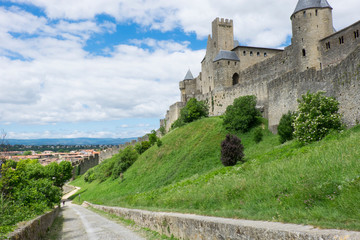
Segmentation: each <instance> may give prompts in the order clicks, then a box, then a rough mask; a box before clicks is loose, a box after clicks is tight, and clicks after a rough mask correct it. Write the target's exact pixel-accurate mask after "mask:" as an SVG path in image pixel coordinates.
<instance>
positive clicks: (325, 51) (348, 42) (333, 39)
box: [320, 21, 360, 67]
mask: <svg viewBox="0 0 360 240" xmlns="http://www.w3.org/2000/svg"><path fill="white" fill-rule="evenodd" d="M359 33H360V21H358V22H356V23H354V24H353V25H351V26H349V27H347V28H345V29H343V30H341V31H339V32H336V33H334V34H333V35H331V36H329V37H327V38H324V39H322V40H321V41H320V49H321V56H322V66H323V67H328V66H333V65H336V64H339V63H340V61H341V60H343V59H344V57H346V56H347V55H349V54H350V53H351V52H352V51H354V49H355V48H356V47H357V45H359V44H360V35H359V36H358V34H359ZM341 38H342V39H343V40H344V42H343V43H342V42H341V43H340V39H341Z"/></svg>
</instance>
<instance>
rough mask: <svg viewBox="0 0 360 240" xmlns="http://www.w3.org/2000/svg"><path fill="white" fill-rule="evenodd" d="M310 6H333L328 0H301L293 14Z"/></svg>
mask: <svg viewBox="0 0 360 240" xmlns="http://www.w3.org/2000/svg"><path fill="white" fill-rule="evenodd" d="M308 8H331V9H332V7H331V6H330V4H329V3H328V2H327V1H326V0H299V2H298V4H297V5H296V8H295V11H294V13H293V14H295V13H297V12H300V11H302V10H305V9H308Z"/></svg>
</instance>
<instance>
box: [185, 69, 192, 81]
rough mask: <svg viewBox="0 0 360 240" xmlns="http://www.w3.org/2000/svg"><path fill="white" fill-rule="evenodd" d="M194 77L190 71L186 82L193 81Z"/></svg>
mask: <svg viewBox="0 0 360 240" xmlns="http://www.w3.org/2000/svg"><path fill="white" fill-rule="evenodd" d="M193 79H194V76H193V75H192V73H191V71H190V70H189V71H188V72H187V74H186V76H185V78H184V80H193Z"/></svg>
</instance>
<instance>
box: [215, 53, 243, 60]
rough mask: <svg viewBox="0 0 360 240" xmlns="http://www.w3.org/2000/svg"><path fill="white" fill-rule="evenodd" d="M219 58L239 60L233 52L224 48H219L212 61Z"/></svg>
mask: <svg viewBox="0 0 360 240" xmlns="http://www.w3.org/2000/svg"><path fill="white" fill-rule="evenodd" d="M219 60H232V61H240V59H239V57H238V56H237V55H236V53H235V52H232V51H225V50H220V52H219V54H218V55H217V56H216V57H215V59H214V62H216V61H219Z"/></svg>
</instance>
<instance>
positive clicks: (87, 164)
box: [72, 132, 160, 177]
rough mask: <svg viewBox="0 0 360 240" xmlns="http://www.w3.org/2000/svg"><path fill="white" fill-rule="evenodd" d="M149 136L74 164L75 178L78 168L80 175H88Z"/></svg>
mask: <svg viewBox="0 0 360 240" xmlns="http://www.w3.org/2000/svg"><path fill="white" fill-rule="evenodd" d="M157 135H158V136H160V132H157ZM148 140H149V136H148V135H145V136H143V137H139V138H138V139H137V140H132V141H131V142H127V143H125V144H120V145H117V146H113V147H111V148H107V149H104V150H102V151H100V153H99V154H94V155H93V156H88V157H84V158H83V159H79V160H78V161H74V162H72V166H73V167H74V169H73V176H74V177H75V176H76V174H77V171H78V170H77V168H80V170H79V174H80V175H82V174H84V173H86V171H87V170H89V169H90V168H93V167H95V166H96V165H99V164H100V163H101V162H103V161H104V160H106V159H109V158H111V157H112V156H114V155H115V154H118V153H119V151H120V150H123V149H124V148H126V147H127V146H130V145H131V146H135V145H136V144H137V143H141V142H143V141H148Z"/></svg>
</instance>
